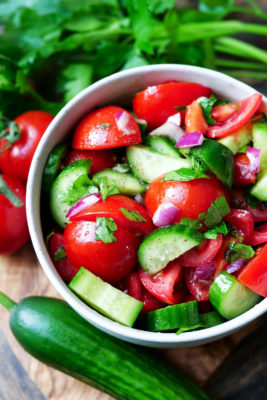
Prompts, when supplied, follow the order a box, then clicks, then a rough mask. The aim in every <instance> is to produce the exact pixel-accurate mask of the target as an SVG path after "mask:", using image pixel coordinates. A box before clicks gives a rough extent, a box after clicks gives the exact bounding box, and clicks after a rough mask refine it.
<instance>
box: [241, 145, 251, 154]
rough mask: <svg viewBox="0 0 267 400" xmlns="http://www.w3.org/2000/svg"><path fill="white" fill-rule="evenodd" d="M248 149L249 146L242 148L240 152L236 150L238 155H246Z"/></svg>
mask: <svg viewBox="0 0 267 400" xmlns="http://www.w3.org/2000/svg"><path fill="white" fill-rule="evenodd" d="M249 147H250V146H248V145H246V146H243V147H242V148H241V149H240V150H238V153H246V151H247V149H248V148H249Z"/></svg>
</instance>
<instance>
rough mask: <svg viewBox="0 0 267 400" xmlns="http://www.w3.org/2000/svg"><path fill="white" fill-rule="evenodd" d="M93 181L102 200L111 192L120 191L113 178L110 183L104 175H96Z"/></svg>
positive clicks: (116, 192)
mask: <svg viewBox="0 0 267 400" xmlns="http://www.w3.org/2000/svg"><path fill="white" fill-rule="evenodd" d="M94 182H95V184H96V185H98V186H99V189H100V193H101V194H102V200H106V198H107V197H108V196H111V195H112V194H119V193H120V192H119V189H118V188H117V186H116V182H115V181H114V180H113V181H112V182H111V183H109V182H108V178H107V177H106V176H101V177H98V178H96V179H94Z"/></svg>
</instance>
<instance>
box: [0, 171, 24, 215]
mask: <svg viewBox="0 0 267 400" xmlns="http://www.w3.org/2000/svg"><path fill="white" fill-rule="evenodd" d="M0 193H1V194H3V195H4V196H5V197H6V198H7V199H8V200H9V201H10V203H12V204H13V206H15V207H22V206H23V204H24V203H23V202H22V201H21V200H20V199H19V198H18V196H17V195H16V194H15V193H14V192H12V190H11V189H10V187H9V186H8V185H7V184H6V182H5V180H4V179H3V178H2V176H1V175H0Z"/></svg>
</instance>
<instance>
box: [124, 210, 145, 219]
mask: <svg viewBox="0 0 267 400" xmlns="http://www.w3.org/2000/svg"><path fill="white" fill-rule="evenodd" d="M120 212H122V214H123V215H124V216H125V218H127V219H128V220H129V221H133V222H146V221H147V220H146V219H145V217H143V215H142V214H140V212H139V211H134V210H127V208H120Z"/></svg>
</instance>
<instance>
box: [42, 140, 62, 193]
mask: <svg viewBox="0 0 267 400" xmlns="http://www.w3.org/2000/svg"><path fill="white" fill-rule="evenodd" d="M66 152H67V145H66V144H62V143H60V144H57V145H56V146H55V147H54V148H53V150H52V151H51V153H50V154H49V156H48V159H47V161H46V164H45V167H44V172H43V179H42V193H44V194H47V195H49V193H50V190H51V186H52V183H53V181H54V179H55V178H56V176H57V174H58V173H59V170H60V165H61V161H62V159H63V157H64V156H65V154H66Z"/></svg>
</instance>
